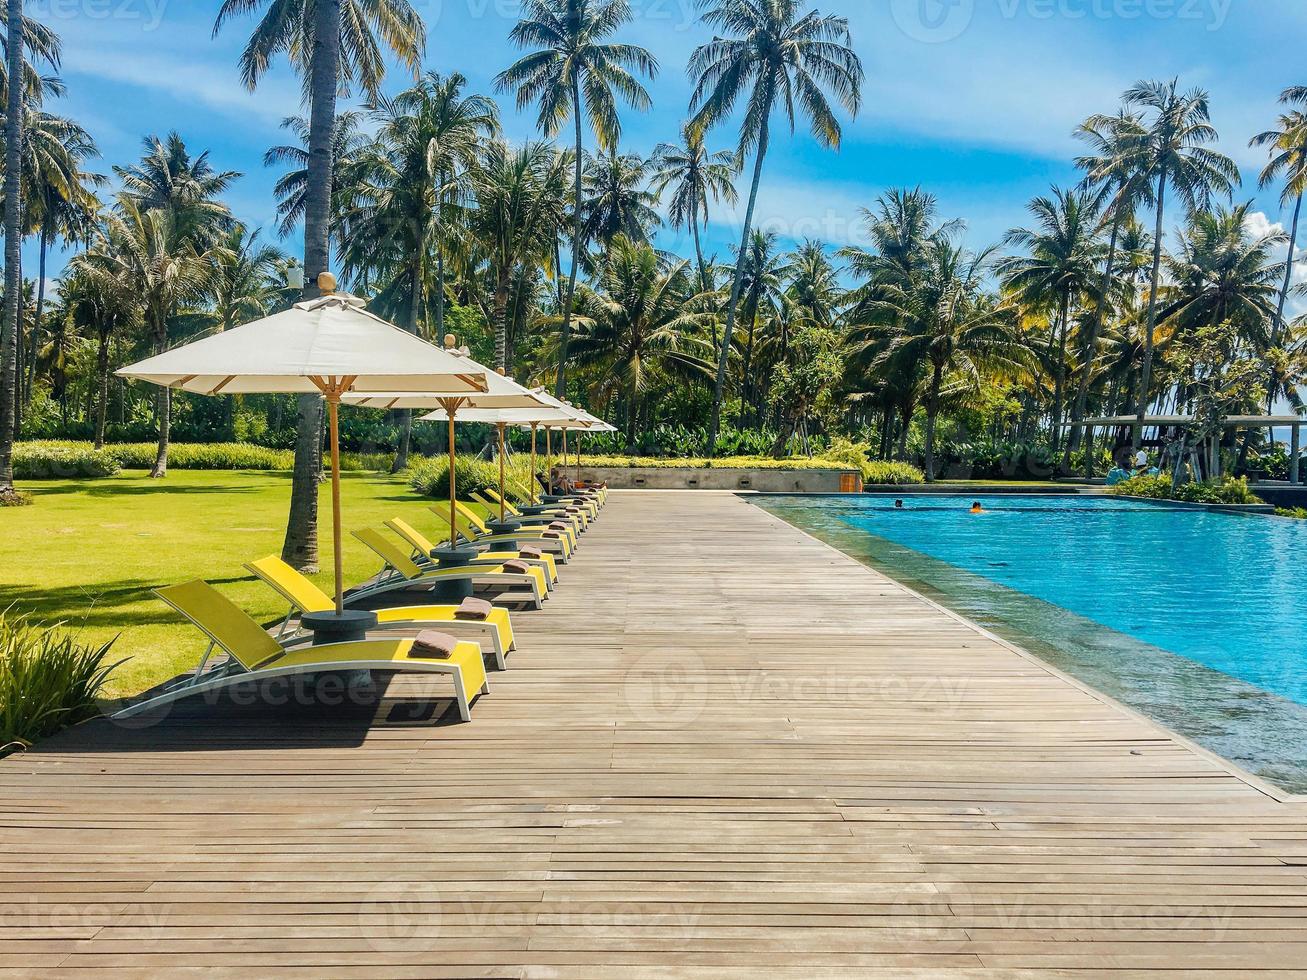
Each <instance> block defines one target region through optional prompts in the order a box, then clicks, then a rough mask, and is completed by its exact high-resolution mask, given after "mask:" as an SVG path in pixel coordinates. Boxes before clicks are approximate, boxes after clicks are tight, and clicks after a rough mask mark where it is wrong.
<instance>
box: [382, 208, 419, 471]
mask: <svg viewBox="0 0 1307 980" xmlns="http://www.w3.org/2000/svg"><path fill="white" fill-rule="evenodd" d="M423 240H424V239H423V237H422V236H421V234H419V235H418V236H417V241H418V242H422V241H423ZM421 322H422V260H421V256H416V257H415V260H414V265H413V283H412V288H411V289H410V290H409V297H408V332H409V333H411V334H413V335H414V336H416V335H417V332H418V324H419V323H421ZM412 446H413V412H412V410H411V409H407V408H402V409H400V410H399V448H398V450H397V451H396V453H395V460H394V462H392V463H391V464H390V472H391V473H392V474H394V473H402V472H404V470H406V469H408V457H409V453H410V451H411V450H412Z"/></svg>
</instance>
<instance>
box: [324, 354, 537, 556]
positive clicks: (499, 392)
mask: <svg viewBox="0 0 1307 980" xmlns="http://www.w3.org/2000/svg"><path fill="white" fill-rule="evenodd" d="M456 343H457V341H456V340H455V338H454V335H453V334H448V335H446V337H445V352H446V353H448V354H451V355H454V356H457V357H460V358H461V359H462V360H463V362H464V363H465V364H467V365H470V366H471V368H472V370H475V371H480V372H485V375H484V377H485V381H486V386H485V390H483V391H479V392H468V393H466V394H458V395H422V394H417V393H413V392H396V391H393V390H384V389H383V390H377V391H372V392H362V390H361V389H357V390H358V391H359V393H357V394H351V395H348V396H346V398H345V401H346V403H347V404H350V405H358V406H360V407H363V408H379V409H384V410H391V409H397V408H412V409H433V408H434V409H439V410H440V411H441V413H442V418H443V419H444V420H446V421H447V422H448V424H449V529H450V541H449V543H450V546H451V549H452V550H457V548H456V541H455V539H456V538H457V534H455V532H454V528H455V527H456V526H457V521H458V507H457V503H458V488H457V484H456V480H455V477H454V464H455V446H454V422H455V420H456V419H457V418H460V417H462V416H463V415H464V413H466V412H468V411H471V410H473V409H481V410H491V409H505V410H506V409H539V408H541V407H542V406H543V405H544V401H543V399H541V398H540V397H539V395H538V394H537V393H536V392H534V391H532V390H531V389H530V388H526V387H524V386H522V385H520V384H518V383H517V382H516V381H514V380H513V379H511V378H506V377H504V376H503V375H501V374H499V373H497V372H495V371H491V370H490V369H489V368H487V367H483V366H482V365H480V364H477V362H476V361H474V360H472V358H471V357H470V356H468V355H467V354H466V353H464V352H463V351H459V350H455V344H456Z"/></svg>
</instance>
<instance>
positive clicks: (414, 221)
mask: <svg viewBox="0 0 1307 980" xmlns="http://www.w3.org/2000/svg"><path fill="white" fill-rule="evenodd" d="M465 85H466V79H464V78H463V76H462V75H457V74H456V75H453V76H451V77H450V78H448V79H445V78H442V77H441V76H440V75H438V74H435V73H434V72H433V73H429V74H427V75H425V76H424V77H423V78H422V79H421V80H419V82H418V83H417V84H416V85H415V86H413V87H412V88H410V89H408V90H406V91H404V92H401V93H400V94H399V95H398V96H396V97H395V98H394V99H393V100H392V99H385V98H382V99H380V100H379V101H378V104H377V105H376V107H375V108H374V109H373V111H372V116H373V118H374V120H375V121H376V122H377V123H378V124H379V125H380V129H379V131H378V133H377V138H376V141H375V143H374V144H373V146H372V148H371V149H370V150H369V151H366V152H364V153H362V154H361V155H360V176H361V178H362V179H361V181H360V183H359V185H357V186H356V187H355V188H354V189H353V190H352V191H351V194H352V196H353V197H355V198H356V200H354V201H353V202H352V203H350V204H348V205H346V212H345V215H344V218H343V221H344V224H345V226H346V227H349V228H351V234H350V236H349V238H350V244H349V246H348V247H347V248H345V249H344V250H343V252H342V263H343V266H344V269H345V271H346V272H347V273H351V272H354V271H358V270H360V269H362V270H369V269H370V270H373V271H375V272H376V273H377V275H378V276H379V277H380V281H382V282H385V283H386V285H385V287H384V288H383V289H382V291H381V294H380V295H379V296H378V297H377V299H376V300H375V301H374V302H375V304H376V305H377V306H378V307H379V308H381V309H383V310H385V311H386V312H387V313H389V312H390V311H392V310H394V311H396V313H398V314H399V315H400V316H402V318H403V322H404V324H405V327H406V328H407V330H408V331H409V332H410V333H414V334H416V333H418V332H419V327H420V325H421V324H422V322H423V320H424V317H425V313H426V308H427V294H428V292H429V290H430V276H429V272H430V270H431V268H432V266H435V267H436V270H437V283H436V287H435V292H436V294H437V295H438V297H439V301H438V304H437V305H438V320H439V322H440V331H441V334H442V335H443V330H444V305H443V299H444V276H443V257H442V256H443V242H442V229H443V225H442V222H441V218H442V214H443V212H444V211H445V209H446V208H447V206H448V204H449V200H450V197H451V194H452V193H455V192H458V191H460V189H461V190H464V191H465V190H466V184H467V181H466V179H465V174H466V171H467V170H468V168H470V167H472V166H474V164H475V161H476V157H477V153H478V151H479V149H480V146H481V144H482V142H483V141H484V140H485V139H486V138H488V137H491V136H493V135H494V134H495V133H496V132H498V128H499V115H498V110H497V109H496V108H495V105H494V103H493V102H491V101H490V100H489V99H487V98H485V97H484V96H471V97H465V96H464V95H463V94H462V91H463V87H464V86H465ZM400 425H401V433H400V440H399V451H398V452H397V453H396V455H395V460H394V463H393V466H392V471H393V472H396V473H398V472H400V471H401V470H403V469H404V468H405V467H407V466H408V455H409V443H410V438H411V425H412V413H411V412H409V411H408V410H404V411H402V412H401V413H400Z"/></svg>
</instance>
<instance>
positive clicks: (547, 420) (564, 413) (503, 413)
mask: <svg viewBox="0 0 1307 980" xmlns="http://www.w3.org/2000/svg"><path fill="white" fill-rule="evenodd" d="M492 383H493V382H492ZM532 394H533V395H534V396H535V397H536V398H537V399H540V400H541V403H540V404H539V405H537V407H535V408H479V407H478V408H467V409H463V410H461V411H458V412H457V413H456V417H457V421H459V422H479V423H482V424H485V425H493V426H495V428H496V429H498V430H499V498H500V501H501V503H500V505H499V520H500V523H503V522H504V521H505V519H506V518H507V514H506V508H505V505H504V503H503V500H504V498H505V493H504V490H505V478H504V429H506V428H507V427H508V426H510V425H512V426H516V427H518V428H524V429H530V430H531V479H530V480H529V481H527V494H528V496H529V498H530V502H531V503H532V504H534V503H535V485H534V481H535V470H536V430H537V429H538V428H539V427H540V426H541V425H546V426H548V425H568V426H583V425H584V424H585V423H583V422H581V420H580V419H578V418H577V417H576V413H575V412H574V411H572V410H571V409H569V408H567V406H565V405H564V406H561V407H559V408H554V407H553V406H551V405H546V404H544V403H543V398H542V394H543V393H542V392H541V391H540V390H539V389H536V390H535V391H533V392H532ZM551 400H552V399H551ZM480 402H481V399H480V398H478V399H477V404H478V405H480ZM418 421H419V422H448V421H449V413H448V412H446V411H445V410H444V409H443V408H442V409H437V410H436V411H434V412H431V413H430V414H428V415H424V416H422V417H421V418H420V419H418Z"/></svg>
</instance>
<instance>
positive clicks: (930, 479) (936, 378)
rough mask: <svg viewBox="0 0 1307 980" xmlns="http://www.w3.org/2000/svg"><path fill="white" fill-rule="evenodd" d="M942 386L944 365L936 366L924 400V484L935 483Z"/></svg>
mask: <svg viewBox="0 0 1307 980" xmlns="http://www.w3.org/2000/svg"><path fill="white" fill-rule="evenodd" d="M943 384H944V365H942V364H936V365H935V369H934V373H933V374H932V375H931V378H930V394H929V395H928V396H927V398H926V482H927V483H934V482H935V417H936V416H937V415H939V389H940V387H941V386H942V385H943Z"/></svg>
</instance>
